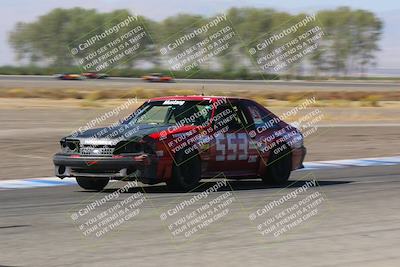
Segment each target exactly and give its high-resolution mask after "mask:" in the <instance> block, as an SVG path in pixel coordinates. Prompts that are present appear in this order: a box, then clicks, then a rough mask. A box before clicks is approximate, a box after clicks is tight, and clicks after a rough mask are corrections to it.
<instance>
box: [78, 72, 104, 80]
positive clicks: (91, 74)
mask: <svg viewBox="0 0 400 267" xmlns="http://www.w3.org/2000/svg"><path fill="white" fill-rule="evenodd" d="M82 76H84V77H86V78H88V79H107V78H108V74H106V73H97V72H84V73H82Z"/></svg>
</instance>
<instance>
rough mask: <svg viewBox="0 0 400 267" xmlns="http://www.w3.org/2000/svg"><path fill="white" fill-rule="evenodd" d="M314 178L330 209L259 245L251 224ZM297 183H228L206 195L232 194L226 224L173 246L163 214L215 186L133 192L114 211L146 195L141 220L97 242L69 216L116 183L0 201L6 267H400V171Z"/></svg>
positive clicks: (5, 196) (333, 173)
mask: <svg viewBox="0 0 400 267" xmlns="http://www.w3.org/2000/svg"><path fill="white" fill-rule="evenodd" d="M314 178H315V179H316V180H317V181H318V184H319V186H318V187H317V188H316V190H318V192H320V193H321V194H322V195H323V196H324V199H325V200H324V203H323V205H322V206H321V207H319V212H318V214H316V215H315V216H313V217H311V218H309V219H308V220H306V221H304V222H303V223H302V224H301V225H298V226H297V227H295V228H293V229H291V230H290V231H288V232H286V233H283V234H282V235H280V236H278V237H274V236H268V237H266V236H262V235H261V234H260V232H258V231H257V226H256V225H255V224H253V223H252V222H251V221H250V220H249V214H250V213H251V212H253V211H254V210H255V209H256V208H257V207H260V205H261V206H262V205H265V204H266V203H269V202H271V201H273V200H276V199H279V198H280V197H281V196H283V195H285V194H288V193H290V192H292V191H293V190H296V189H298V188H300V187H302V186H304V185H305V184H307V182H310V181H311V180H312V179H314ZM293 181H296V182H294V183H289V184H288V185H286V186H282V187H269V186H265V185H263V184H262V183H261V182H259V181H258V180H253V181H250V180H246V181H230V182H229V185H230V186H229V187H228V186H227V187H224V188H223V189H222V190H221V192H214V193H211V194H210V195H209V197H217V196H220V195H222V194H224V193H226V192H231V193H232V194H233V195H234V196H235V201H234V202H233V203H232V204H231V206H229V209H230V212H229V214H228V215H226V216H225V217H224V218H222V219H221V220H220V221H216V222H214V223H213V224H211V225H209V226H208V227H207V228H204V229H202V230H200V231H199V232H197V233H195V234H194V235H193V236H191V237H190V238H188V239H180V238H177V237H173V236H172V234H171V232H169V230H168V227H167V225H166V224H165V223H164V222H163V221H161V220H160V214H161V213H162V212H163V211H166V210H168V209H169V208H171V207H173V206H174V205H175V204H178V203H181V201H182V199H190V198H191V197H193V196H194V195H195V194H198V192H201V191H202V190H203V189H204V188H208V187H209V186H210V184H204V185H203V186H202V187H201V188H199V189H198V190H197V192H194V193H186V194H183V193H177V192H169V191H167V190H166V188H165V187H164V186H162V185H156V186H144V187H143V188H141V187H133V188H130V189H129V191H128V192H125V193H122V194H121V195H120V197H119V199H118V200H111V202H110V203H117V202H118V201H123V200H125V199H128V198H129V197H131V196H132V195H134V194H135V193H137V192H141V191H142V190H144V191H143V192H144V193H143V194H144V195H145V197H146V201H145V202H144V203H143V204H142V206H140V213H139V214H138V215H137V216H136V217H134V218H133V219H131V220H129V221H127V222H125V223H124V224H122V225H120V226H118V227H117V228H115V229H113V230H112V231H111V232H109V233H106V234H104V235H103V236H101V237H100V238H96V237H95V236H84V235H83V234H82V232H81V231H80V230H79V229H78V228H77V225H76V224H74V221H73V220H72V219H71V214H74V213H75V212H77V211H78V210H79V209H81V208H82V207H85V206H86V205H87V204H89V203H92V202H93V201H94V200H96V199H101V198H103V197H104V196H106V195H109V194H111V193H113V192H115V190H116V189H115V188H117V187H118V186H119V184H118V183H111V184H110V185H109V186H108V187H107V189H106V190H105V192H101V193H93V192H84V191H82V190H81V189H80V188H79V187H77V186H64V187H51V188H36V189H19V190H5V191H0V203H1V204H0V238H1V239H0V240H1V242H0V265H1V266H244V265H246V266H399V265H400V254H399V253H398V250H399V247H400V225H399V220H400V213H399V208H400V194H399V192H400V165H396V166H379V167H377V166H373V167H349V168H343V169H332V170H325V169H324V170H310V171H301V172H294V173H292V176H291V182H293ZM212 184H213V183H212ZM212 184H211V185H212ZM232 189H233V191H232ZM295 201H296V200H294V199H291V200H288V203H289V202H290V203H295ZM200 205H201V202H196V203H195V204H193V207H192V208H197V207H200ZM102 208H104V207H102ZM99 211H100V210H99Z"/></svg>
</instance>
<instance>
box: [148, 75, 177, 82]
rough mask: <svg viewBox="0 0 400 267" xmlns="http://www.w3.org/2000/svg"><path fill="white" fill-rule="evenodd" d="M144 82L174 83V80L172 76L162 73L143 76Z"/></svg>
mask: <svg viewBox="0 0 400 267" xmlns="http://www.w3.org/2000/svg"><path fill="white" fill-rule="evenodd" d="M142 79H143V80H144V81H148V82H167V83H168V82H173V81H174V79H173V78H172V77H171V76H168V75H165V74H162V73H151V74H149V75H145V76H142Z"/></svg>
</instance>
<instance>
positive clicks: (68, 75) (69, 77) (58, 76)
mask: <svg viewBox="0 0 400 267" xmlns="http://www.w3.org/2000/svg"><path fill="white" fill-rule="evenodd" d="M54 77H55V78H56V79H60V80H82V79H84V77H83V76H81V75H80V74H76V73H60V74H55V75H54Z"/></svg>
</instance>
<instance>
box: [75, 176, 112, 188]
mask: <svg viewBox="0 0 400 267" xmlns="http://www.w3.org/2000/svg"><path fill="white" fill-rule="evenodd" d="M109 181H110V179H108V178H91V177H76V182H77V183H78V185H79V186H80V187H82V188H83V189H86V190H92V191H101V190H103V189H104V187H106V185H107V184H108V182H109Z"/></svg>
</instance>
